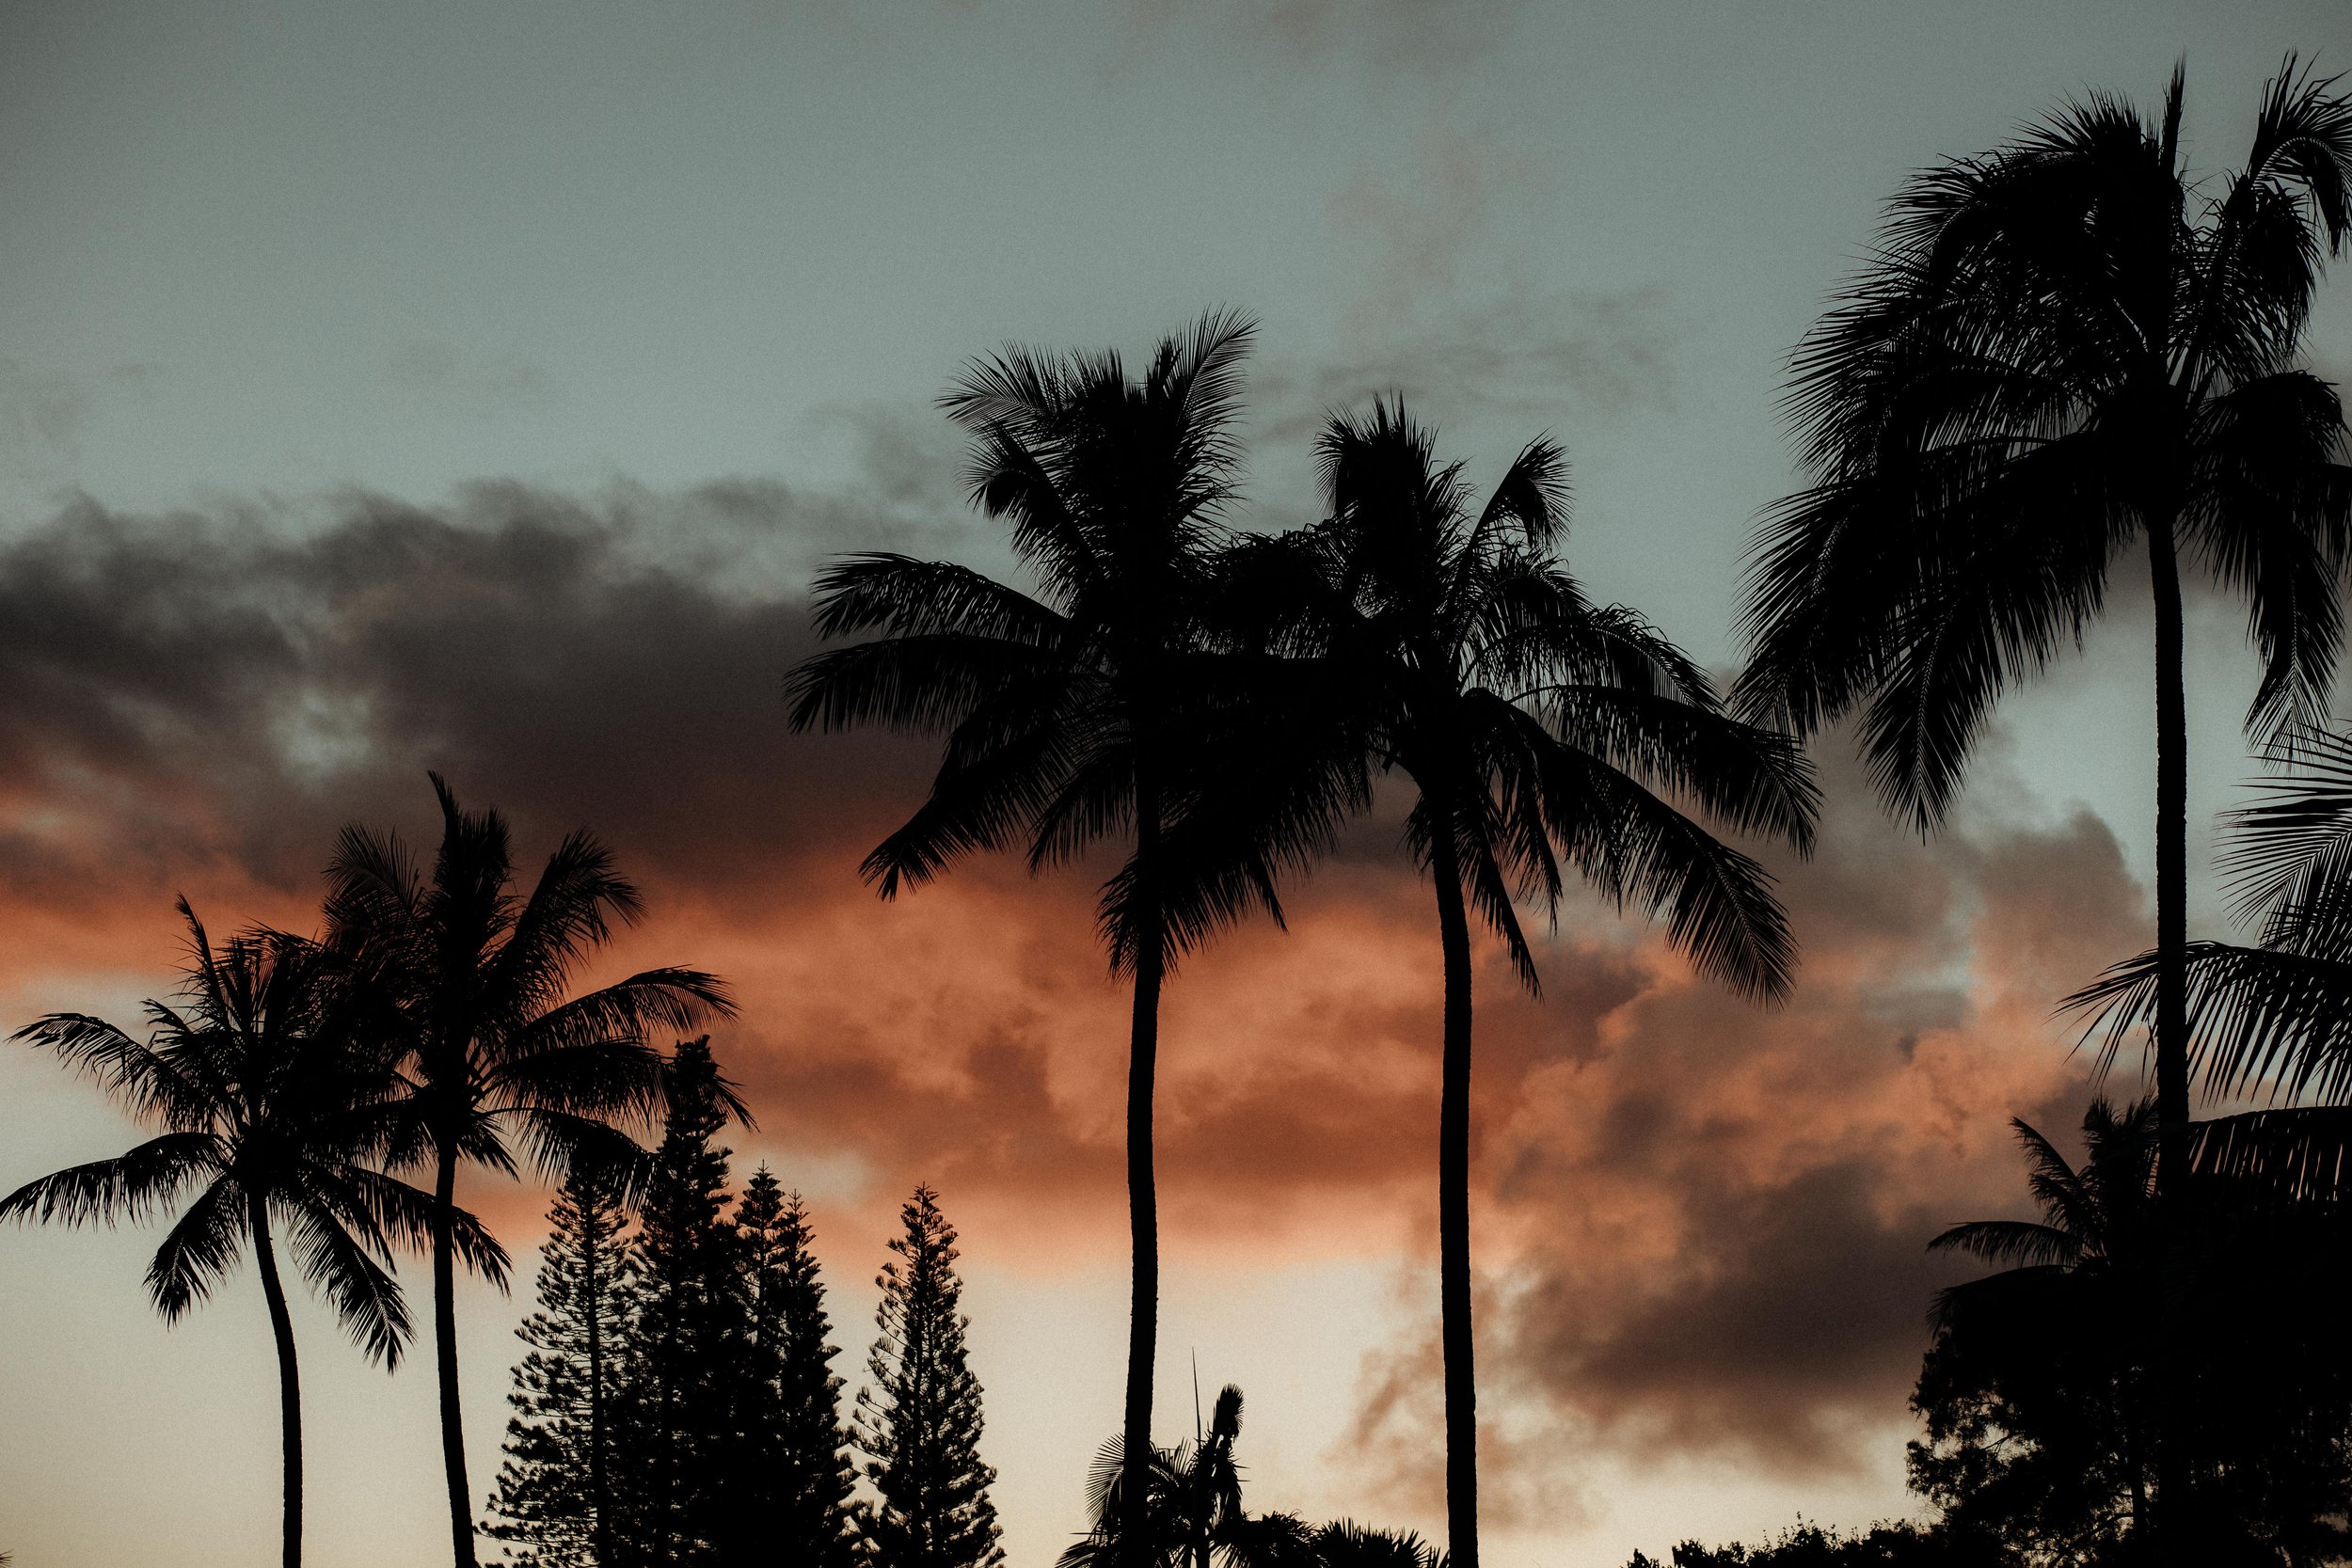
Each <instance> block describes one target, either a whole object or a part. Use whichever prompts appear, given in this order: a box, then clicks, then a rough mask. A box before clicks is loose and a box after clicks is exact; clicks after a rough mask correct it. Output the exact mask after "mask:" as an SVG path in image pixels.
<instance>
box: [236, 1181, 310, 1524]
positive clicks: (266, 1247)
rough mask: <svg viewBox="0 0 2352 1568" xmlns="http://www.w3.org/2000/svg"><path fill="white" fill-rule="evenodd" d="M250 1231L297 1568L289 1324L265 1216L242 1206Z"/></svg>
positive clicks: (297, 1468) (295, 1408) (294, 1380)
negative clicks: (269, 1345) (272, 1354)
mask: <svg viewBox="0 0 2352 1568" xmlns="http://www.w3.org/2000/svg"><path fill="white" fill-rule="evenodd" d="M246 1205H247V1212H248V1213H249V1215H250V1218H251V1224H252V1227H253V1261H254V1265H255V1266H256V1267H257V1268H258V1269H260V1271H261V1275H262V1300H263V1301H265V1302H267V1303H268V1304H269V1331H270V1334H271V1335H272V1336H273V1337H274V1338H276V1339H277V1340H278V1433H279V1439H280V1442H281V1444H282V1446H283V1448H284V1449H285V1457H286V1482H285V1534H286V1541H285V1548H284V1550H285V1564H286V1568H302V1371H301V1369H300V1368H299V1367H297V1366H296V1365H295V1364H294V1319H293V1318H291V1317H290V1316H288V1315H287V1312H286V1290H285V1287H284V1286H283V1285H281V1284H280V1283H279V1282H278V1255H277V1254H276V1253H275V1252H274V1251H272V1250H271V1248H270V1243H269V1211H268V1207H267V1205H265V1204H263V1203H262V1200H261V1199H260V1198H258V1197H254V1198H248V1199H247V1200H246Z"/></svg>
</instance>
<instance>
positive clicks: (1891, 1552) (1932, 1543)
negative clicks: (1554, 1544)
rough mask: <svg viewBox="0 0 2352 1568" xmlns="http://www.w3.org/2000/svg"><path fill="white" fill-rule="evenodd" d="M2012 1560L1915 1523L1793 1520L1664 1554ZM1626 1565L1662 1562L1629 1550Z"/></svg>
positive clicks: (1852, 1563)
mask: <svg viewBox="0 0 2352 1568" xmlns="http://www.w3.org/2000/svg"><path fill="white" fill-rule="evenodd" d="M2016 1561H2017V1560H2016V1559H2015V1558H2013V1557H2011V1556H2010V1555H2008V1554H2007V1553H2005V1552H2003V1551H2001V1550H2000V1549H1999V1548H1998V1547H1992V1546H1987V1545H1985V1544H1981V1543H1978V1542H1973V1541H1963V1540H1960V1539H1958V1538H1956V1537H1954V1536H1953V1535H1951V1534H1950V1533H1948V1532H1947V1531H1944V1530H1940V1529H1923V1528H1920V1527H1918V1526H1916V1525H1874V1526H1872V1527H1871V1528H1869V1529H1867V1530H1865V1531H1863V1532H1862V1533H1861V1534H1858V1535H1844V1534H1840V1533H1839V1532H1837V1531H1836V1530H1829V1529H1823V1528H1821V1527H1820V1526H1819V1525H1811V1524H1799V1525H1796V1526H1794V1527H1792V1528H1788V1529H1786V1530H1783V1531H1782V1532H1781V1533H1780V1534H1779V1535H1778V1536H1777V1537H1775V1538H1774V1539H1772V1541H1769V1542H1766V1543H1764V1544H1761V1545H1756V1546H1743V1545H1740V1544H1738V1543H1736V1542H1735V1543H1733V1544H1730V1545H1727V1546H1716V1547H1707V1546H1702V1545H1700V1544H1698V1543H1697V1542H1695V1541H1685V1542H1684V1543H1682V1544H1680V1545H1679V1546H1677V1547H1676V1548H1675V1549H1674V1551H1673V1553H1672V1554H1671V1555H1670V1558H1669V1562H1670V1563H1671V1565H1672V1568H2010V1564H2013V1563H2016ZM1626 1568H1668V1564H1666V1563H1661V1562H1660V1561H1659V1560H1657V1559H1656V1558H1653V1557H1651V1556H1649V1555H1648V1554H1647V1553H1645V1552H1635V1553H1634V1554H1633V1557H1632V1560H1630V1561H1629V1562H1628V1563H1627V1564H1626Z"/></svg>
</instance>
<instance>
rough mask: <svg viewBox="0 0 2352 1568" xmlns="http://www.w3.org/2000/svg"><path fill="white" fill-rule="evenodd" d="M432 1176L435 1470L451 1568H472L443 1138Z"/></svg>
mask: <svg viewBox="0 0 2352 1568" xmlns="http://www.w3.org/2000/svg"><path fill="white" fill-rule="evenodd" d="M456 1214H457V1148H456V1146H455V1145H454V1144H453V1143H452V1142H451V1141H449V1140H447V1139H443V1140H442V1141H441V1142H440V1145H439V1148H438V1149H437V1168H436V1169H435V1171H434V1177H433V1354H434V1361H435V1364H436V1367H437V1370H438V1371H439V1373H440V1379H441V1465H442V1467H443V1469H444V1470H445V1471H446V1472H447V1474H448V1478H449V1533H450V1547H451V1551H452V1554H453V1559H454V1560H455V1563H456V1568H476V1565H475V1560H474V1550H473V1493H472V1490H471V1489H470V1488H469V1486H468V1485H467V1484H466V1431H465V1428H464V1426H463V1425H462V1424H460V1422H459V1419H458V1406H457V1257H456V1243H455V1240H454V1236H453V1232H454V1229H455V1227H456Z"/></svg>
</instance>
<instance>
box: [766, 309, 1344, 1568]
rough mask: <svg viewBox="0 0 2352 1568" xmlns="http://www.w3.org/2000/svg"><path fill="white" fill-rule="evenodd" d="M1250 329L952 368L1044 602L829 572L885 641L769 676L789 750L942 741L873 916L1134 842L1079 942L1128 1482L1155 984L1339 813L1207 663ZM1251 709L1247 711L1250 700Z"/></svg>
mask: <svg viewBox="0 0 2352 1568" xmlns="http://www.w3.org/2000/svg"><path fill="white" fill-rule="evenodd" d="M1253 330H1254V329H1253V327H1252V325H1251V324H1250V323H1249V322H1248V321H1247V320H1245V319H1244V318H1241V317H1239V316H1235V315H1232V314H1214V313H1213V314H1210V315H1207V316H1204V317H1202V318H1201V319H1200V322H1198V323H1197V324H1196V325H1194V326H1193V328H1192V329H1191V331H1190V332H1188V333H1186V334H1184V335H1182V336H1176V337H1169V338H1167V339H1164V340H1163V341H1161V342H1160V343H1159V345H1158V347H1157V348H1156V349H1155V350H1154V352H1153V353H1152V357H1151V359H1150V362H1149V363H1148V364H1147V365H1146V366H1144V367H1143V369H1142V372H1141V373H1140V374H1139V375H1137V376H1135V377H1133V378H1131V377H1130V376H1129V374H1128V372H1127V370H1126V367H1125V366H1124V364H1123V363H1122V362H1121V360H1120V356H1118V355H1116V354H1114V353H1102V354H1090V355H1089V354H1076V355H1068V356H1053V355H1043V354H1039V353H1036V352H1032V351H1030V350H1027V349H1022V348H1017V347H1016V348H1009V349H1007V350H1006V351H1005V352H1004V353H1002V354H1000V355H998V356H994V357H993V358H990V359H986V360H983V361H979V362H977V363H975V364H974V365H972V366H971V367H970V368H969V369H968V370H967V372H966V373H965V375H964V377H963V379H962V380H961V381H960V382H959V383H957V385H956V386H955V387H954V388H952V389H951V390H950V391H949V392H948V393H947V394H946V396H945V397H944V398H943V399H942V400H941V402H942V405H943V406H944V407H945V408H946V411H947V413H948V415H949V416H950V417H951V418H952V419H954V420H956V421H957V422H958V423H960V424H961V425H963V426H965V427H966V428H967V429H969V430H970V431H971V432H972V433H973V444H972V448H971V456H970V466H969V470H968V471H969V476H970V480H971V493H972V499H973V500H974V502H975V504H977V505H978V506H979V507H980V508H982V509H983V510H984V511H986V512H987V513H989V515H992V516H996V517H1001V518H1004V519H1006V520H1007V521H1008V522H1009V524H1010V525H1011V534H1012V545H1013V548H1014V550H1015V551H1016V552H1017V554H1018V555H1019V557H1020V559H1021V561H1022V562H1023V564H1024V565H1025V567H1026V568H1028V570H1029V571H1030V572H1031V573H1032V574H1034V576H1035V578H1036V579H1037V581H1038V584H1039V590H1040V592H1039V593H1038V594H1036V595H1032V594H1025V593H1023V592H1020V591H1019V590H1017V589H1014V588H1011V587H1008V586H1006V585H1005V584H1002V583H998V582H995V581H993V580H992V579H990V578H987V577H986V576H984V575H982V574H980V573H978V572H976V571H973V570H971V569H969V568H967V567H963V566H958V565H953V564H949V563H946V562H924V561H914V560H910V559H908V558H906V557H904V556H898V555H887V554H871V555H861V556H853V557H850V558H849V559H847V560H845V561H843V562H838V563H836V564H834V565H833V566H830V567H828V568H827V569H826V570H825V572H824V573H823V574H822V575H821V576H820V577H819V578H818V583H817V604H818V609H817V625H818V630H819V631H820V632H822V633H823V634H824V635H826V636H828V637H841V636H848V635H853V634H856V633H861V632H880V633H882V634H883V635H882V636H880V637H878V638H876V639H874V640H873V641H866V642H861V643H858V644H856V645H854V646H850V647H845V648H838V649H834V650H831V651H828V652H826V653H823V654H820V655H818V656H817V657H814V658H812V659H810V660H808V661H807V662H806V663H804V664H803V665H802V666H801V667H800V668H799V669H798V670H796V671H795V672H794V673H793V674H792V676H791V677H790V683H789V692H790V695H791V698H792V710H791V722H792V726H793V728H794V729H796V730H807V729H811V728H817V729H823V730H839V729H846V728H850V727H853V726H856V725H860V724H866V723H882V724H887V725H891V726H894V727H897V728H900V729H912V730H919V731H932V730H941V729H944V730H946V732H947V741H946V755H945V757H944V759H943V761H942V763H941V766H940V769H939V773H938V775H937V777H936V778H935V779H934V781H933V783H932V785H931V791H930V798H929V799H928V800H926V801H925V802H924V804H923V805H922V806H921V808H920V809H918V810H917V811H916V812H915V814H914V816H913V817H911V818H910V819H909V820H908V822H907V823H906V825H905V826H903V827H901V828H900V829H898V831H897V832H894V833H892V834H891V835H890V836H889V837H888V838H886V839H884V840H883V841H882V844H881V845H880V846H879V847H877V848H876V849H875V850H874V851H873V853H872V854H870V855H868V856H867V857H866V862H865V865H864V868H863V869H864V872H865V875H866V879H868V880H869V881H871V882H873V883H874V884H875V886H876V888H877V889H878V891H879V892H880V893H881V895H882V896H883V897H885V898H889V897H894V896H896V895H898V893H899V892H900V891H901V890H902V889H904V888H906V887H909V886H913V885H916V884H920V883H922V882H925V881H928V880H930V879H931V878H932V877H934V876H936V875H938V874H939V873H940V872H941V871H942V870H944V869H945V868H946V866H947V865H948V863H950V862H952V861H954V860H955V859H956V858H957V857H959V856H961V855H963V854H965V853H968V852H970V851H973V850H976V849H996V848H1003V847H1009V846H1012V845H1014V844H1016V843H1023V842H1025V845H1026V848H1027V856H1028V862H1029V865H1030V868H1031V869H1032V870H1038V869H1041V868H1043V867H1046V866H1050V865H1055V864H1059V863H1063V862H1066V861H1068V860H1070V859H1073V858H1074V857H1076V856H1077V855H1079V854H1080V853H1081V852H1083V851H1084V850H1086V849H1087V848H1088V847H1090V846H1093V845H1095V844H1098V843H1100V842H1102V841H1104V840H1106V839H1107V840H1118V839H1121V838H1124V839H1125V840H1126V841H1127V843H1128V846H1129V850H1130V852H1129V855H1128V857H1127V860H1126V862H1125V863H1124V864H1123V865H1122V866H1121V867H1120V870H1119V871H1118V872H1117V874H1115V875H1114V876H1113V877H1112V878H1111V879H1109V880H1108V881H1107V882H1106V883H1105V884H1104V888H1103V896H1102V899H1101V903H1100V911H1101V921H1100V924H1101V929H1102V933H1103V936H1104V940H1105V942H1106V943H1107V944H1108V946H1109V948H1110V953H1111V959H1112V967H1113V970H1114V973H1117V974H1124V975H1128V976H1131V977H1132V979H1133V982H1134V997H1133V1011H1132V1018H1131V1023H1130V1029H1129V1056H1128V1063H1129V1066H1128V1079H1127V1108H1126V1109H1127V1117H1126V1142H1127V1191H1128V1208H1129V1217H1130V1228H1131V1233H1132V1238H1133V1245H1134V1275H1133V1292H1132V1309H1131V1315H1130V1320H1129V1338H1128V1349H1127V1384H1126V1397H1125V1405H1124V1413H1123V1422H1124V1424H1123V1428H1122V1444H1123V1451H1124V1455H1125V1464H1126V1465H1127V1468H1128V1470H1129V1471H1130V1472H1131V1473H1135V1474H1141V1473H1143V1471H1144V1470H1145V1468H1146V1467H1147V1466H1148V1465H1149V1464H1150V1462H1151V1423H1152V1348H1153V1342H1154V1340H1155V1338H1156V1337H1157V1329H1158V1319H1159V1219H1158V1209H1157V1199H1156V1196H1155V1189H1154V1177H1153V1168H1152V1088H1153V1083H1154V1079H1155V1075H1156V1073H1157V1070H1158V1050H1159V1003H1160V991H1161V988H1162V985H1163V983H1164V981H1165V980H1166V978H1167V976H1168V973H1169V970H1170V968H1171V966H1172V965H1173V963H1174V962H1175V960H1176V959H1177V958H1178V957H1180V956H1181V955H1182V954H1183V953H1184V952H1186V951H1189V950H1191V949H1193V948H1196V947H1198V946H1200V944H1202V943H1203V942H1206V941H1208V940H1209V938H1210V937H1211V936H1213V935H1214V934H1216V932H1217V931H1218V930H1220V929H1222V928H1223V927H1226V926H1228V925H1230V924H1231V923H1232V922H1233V921H1235V920H1237V919H1238V918H1240V917H1241V915H1242V914H1244V913H1245V912H1246V911H1248V910H1249V909H1251V908H1253V907H1259V908H1264V909H1266V910H1268V911H1270V912H1272V913H1273V914H1274V915H1275V917H1276V918H1277V919H1278V920H1279V917H1280V906H1279V900H1278V899H1277V897H1276V886H1275V885H1276V880H1277V879H1278V877H1279V875H1280V874H1281V873H1282V872H1284V871H1287V870H1293V869H1296V868H1298V867H1300V866H1303V865H1304V864H1305V863H1306V862H1307V860H1308V859H1309V857H1310V856H1311V854H1312V852H1313V851H1314V849H1315V848H1316V847H1318V846H1320V845H1321V844H1322V843H1323V842H1325V841H1326V840H1327V838H1328V837H1329V835H1330V832H1331V831H1332V830H1333V828H1334V827H1335V825H1336V823H1337V822H1338V821H1339V820H1340V819H1341V818H1342V817H1343V816H1344V815H1345V813H1346V812H1347V811H1348V810H1349V809H1351V808H1352V807H1353V806H1354V805H1355V804H1356V800H1355V799H1354V798H1353V797H1351V796H1349V795H1348V794H1347V792H1346V786H1345V781H1343V780H1340V779H1338V778H1337V777H1336V776H1335V775H1332V774H1330V773H1329V772H1327V771H1319V770H1315V769H1311V768H1295V767H1292V766H1289V763H1288V760H1287V759H1288V756H1289V748H1290V747H1291V746H1293V745H1294V744H1295V742H1294V741H1293V739H1292V738H1291V737H1289V736H1285V735H1284V734H1283V733H1282V732H1283V724H1282V722H1281V721H1282V720H1283V719H1284V718H1285V717H1287V716H1291V715H1294V714H1295V704H1285V703H1284V702H1283V701H1282V700H1281V698H1280V692H1279V690H1278V689H1275V688H1273V687H1271V686H1266V685H1263V684H1257V685H1253V684H1252V683H1253V679H1254V677H1255V676H1256V675H1258V674H1259V673H1261V671H1260V669H1259V666H1258V665H1257V664H1255V663H1254V662H1252V661H1251V660H1249V659H1248V658H1246V657H1243V656H1241V655H1238V654H1234V653H1232V652H1230V651H1227V652H1218V651H1216V649H1215V648H1214V647H1213V646H1212V628H1213V626H1214V624H1215V606H1214V603H1213V598H1214V594H1215V593H1216V578H1217V574H1216V570H1215V564H1214V563H1215V552H1216V549H1217V548H1218V547H1219V546H1222V545H1223V544H1224V543H1225V542H1226V540H1227V538H1228V532H1227V530H1226V527H1225V525H1224V522H1223V513H1224V511H1225V509H1226V507H1227V506H1228V504H1229V503H1230V501H1231V500H1232V496H1233V485H1234V481H1235V477H1236V474H1237V471H1238V466H1239V462H1240V452H1239V450H1238V447H1237V446H1236V444H1235V440H1234V436H1233V431H1232V427H1233V424H1234V420H1235V417H1236V414H1237V412H1238V398H1239V392H1240V375H1241V363H1242V359H1243V357H1244V356H1245V355H1246V354H1247V352H1248V347H1249V344H1250V340H1251V335H1252V332H1253ZM1253 693H1254V695H1255V696H1257V697H1259V698H1262V699H1263V700H1262V701H1255V702H1252V701H1245V700H1243V699H1244V698H1245V697H1246V696H1248V695H1251V694H1253ZM1311 730H1312V726H1305V727H1304V728H1303V729H1302V731H1301V732H1300V733H1311ZM1134 1506H1136V1507H1138V1508H1139V1507H1140V1506H1141V1498H1140V1495H1137V1497H1136V1499H1135V1502H1134ZM1133 1524H1134V1526H1135V1528H1133V1529H1132V1530H1130V1532H1129V1539H1140V1538H1141V1520H1140V1518H1139V1517H1138V1518H1137V1519H1136V1520H1135V1521H1133Z"/></svg>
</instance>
